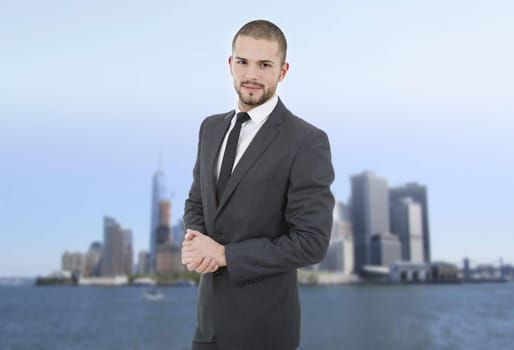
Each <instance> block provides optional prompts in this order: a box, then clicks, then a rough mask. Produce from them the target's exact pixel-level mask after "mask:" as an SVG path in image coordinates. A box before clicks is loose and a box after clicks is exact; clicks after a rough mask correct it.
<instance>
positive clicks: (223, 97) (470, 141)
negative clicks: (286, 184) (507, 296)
mask: <svg viewBox="0 0 514 350" xmlns="http://www.w3.org/2000/svg"><path fill="white" fill-rule="evenodd" d="M258 18H264V19H268V20H271V21H273V22H275V23H276V24H277V25H279V26H280V27H281V28H282V30H283V31H284V32H285V34H286V37H287V40H288V46H289V48H288V61H289V63H290V70H289V72H288V74H287V76H286V79H285V80H284V81H283V82H282V83H280V85H279V88H278V95H279V96H280V98H281V99H282V101H283V102H284V103H285V104H286V106H287V107H288V108H289V109H290V110H292V111H293V112H294V113H295V114H297V115H299V116H300V117H302V118H303V119H305V120H308V121H309V122H311V123H313V124H315V125H316V126H318V127H320V128H321V129H323V130H325V131H326V132H327V134H328V136H329V139H330V143H331V147H332V156H333V163H334V167H335V171H336V179H335V182H334V184H333V186H332V190H333V192H334V194H335V196H336V197H337V199H338V200H341V201H344V202H346V201H347V200H348V197H349V195H350V176H351V175H354V174H358V173H362V172H363V171H365V170H371V171H373V172H375V173H376V174H378V175H381V176H383V177H385V178H387V179H388V182H389V185H390V186H399V185H402V184H405V183H407V182H418V183H420V184H423V185H426V186H427V188H428V197H429V212H430V219H429V220H430V226H431V246H432V247H431V250H432V258H433V260H443V261H448V262H453V263H459V264H460V262H461V261H462V259H463V258H464V257H470V258H471V260H472V261H473V262H475V263H495V264H497V263H498V262H499V260H500V258H503V260H504V261H505V262H511V263H514V223H513V221H512V216H513V215H514V204H513V198H514V162H513V161H512V160H513V158H514V157H513V156H514V137H513V135H514V64H513V62H514V45H512V38H513V37H514V3H512V1H510V0H504V1H502V0H489V1H475V0H471V1H470V0H445V1H440V0H430V1H428V0H418V1H412V0H390V1H376V0H351V1H325V0H319V1H315V2H312V1H286V2H280V1H259V2H246V3H242V2H240V1H215V2H214V1H205V2H201V1H187V2H186V1H180V2H178V1H164V0H162V1H144V2H143V1H126V0H124V1H121V0H113V1H99V0H90V1H75V2H70V1H64V0H62V1H58V0H47V1H36V0H26V1H25V0H17V1H14V0H13V1H11V0H0V276H36V275H46V274H48V273H50V272H52V271H55V270H58V269H59V268H60V259H61V255H62V253H63V252H64V251H81V252H85V251H86V250H87V249H88V247H89V245H90V243H91V242H93V241H101V240H102V237H103V231H102V229H103V228H102V220H103V216H104V215H109V216H112V217H114V218H116V219H117V220H118V221H119V222H120V223H121V225H122V226H124V227H126V228H130V229H132V231H133V235H134V250H135V253H137V252H138V251H139V250H142V249H148V246H149V234H150V233H149V231H150V198H151V179H152V176H153V174H154V172H155V171H156V170H157V169H158V168H159V166H160V167H161V168H162V170H163V171H164V172H165V173H166V178H167V188H168V193H169V196H170V198H171V199H172V201H173V212H172V221H173V223H176V222H177V220H178V219H179V218H180V217H181V216H182V211H183V207H184V200H185V198H186V196H187V193H188V190H189V186H190V184H191V179H192V167H193V163H194V158H195V154H196V145H197V136H198V127H199V125H200V123H201V121H202V120H203V119H204V118H205V117H206V116H208V115H210V114H214V113H221V112H225V111H229V110H231V109H233V108H234V106H235V103H236V101H237V100H236V96H235V93H234V90H233V86H232V80H231V76H230V73H229V69H228V63H227V58H228V56H229V55H230V53H231V41H232V37H233V35H234V34H235V32H236V31H237V30H238V29H239V28H240V27H241V26H242V25H243V24H244V23H246V22H248V21H250V20H253V19H258Z"/></svg>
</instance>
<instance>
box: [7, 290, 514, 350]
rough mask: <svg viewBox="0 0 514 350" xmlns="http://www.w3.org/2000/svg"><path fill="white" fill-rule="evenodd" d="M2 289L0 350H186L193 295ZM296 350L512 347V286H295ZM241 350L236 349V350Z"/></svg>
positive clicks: (183, 292)
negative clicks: (298, 305)
mask: <svg viewBox="0 0 514 350" xmlns="http://www.w3.org/2000/svg"><path fill="white" fill-rule="evenodd" d="M160 290H161V291H162V293H163V294H164V295H165V298H164V299H163V300H160V301H148V300H145V299H144V298H143V296H142V293H143V289H142V288H138V287H119V288H101V287H32V286H21V287H19V286H18V287H5V286H2V287H0V350H32V349H37V350H75V349H76V350H118V349H119V350H121V349H123V350H161V349H169V350H186V349H189V348H190V340H191V337H192V334H193V329H194V322H195V304H196V288H191V287H168V288H161V289H160ZM300 296H301V302H302V315H303V318H302V342H301V346H300V349H301V350H312V349H315V350H332V349H334V350H341V349H351V350H360V349H363V350H367V349H370V350H371V349H373V350H375V349H394V350H403V349H404V350H423V349H449V350H450V349H451V350H469V349H494V350H501V349H514V283H498V284H494V283H491V284H463V285H410V286H355V285H353V286H352V285H347V286H331V287H301V288H300ZM242 350H243V349H242ZM263 350H265V349H263Z"/></svg>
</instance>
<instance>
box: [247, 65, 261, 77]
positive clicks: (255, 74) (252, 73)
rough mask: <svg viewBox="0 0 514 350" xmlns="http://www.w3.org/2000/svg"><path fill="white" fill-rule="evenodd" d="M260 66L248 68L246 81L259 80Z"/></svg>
mask: <svg viewBox="0 0 514 350" xmlns="http://www.w3.org/2000/svg"><path fill="white" fill-rule="evenodd" d="M258 68H259V67H258V66H257V65H256V64H249V65H248V66H247V67H246V70H245V75H244V79H245V80H250V81H252V80H257V77H258V75H259V74H258Z"/></svg>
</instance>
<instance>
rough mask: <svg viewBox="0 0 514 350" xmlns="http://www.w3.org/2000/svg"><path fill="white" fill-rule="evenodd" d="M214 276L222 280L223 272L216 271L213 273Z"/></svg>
mask: <svg viewBox="0 0 514 350" xmlns="http://www.w3.org/2000/svg"><path fill="white" fill-rule="evenodd" d="M213 275H214V277H216V278H220V277H221V271H220V270H216V271H214V272H213Z"/></svg>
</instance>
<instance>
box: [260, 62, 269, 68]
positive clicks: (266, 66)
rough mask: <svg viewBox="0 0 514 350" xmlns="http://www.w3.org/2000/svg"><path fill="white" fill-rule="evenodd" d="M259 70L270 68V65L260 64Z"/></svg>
mask: <svg viewBox="0 0 514 350" xmlns="http://www.w3.org/2000/svg"><path fill="white" fill-rule="evenodd" d="M261 68H262V69H266V68H271V64H269V63H261Z"/></svg>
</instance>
